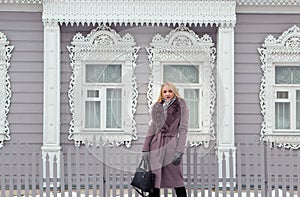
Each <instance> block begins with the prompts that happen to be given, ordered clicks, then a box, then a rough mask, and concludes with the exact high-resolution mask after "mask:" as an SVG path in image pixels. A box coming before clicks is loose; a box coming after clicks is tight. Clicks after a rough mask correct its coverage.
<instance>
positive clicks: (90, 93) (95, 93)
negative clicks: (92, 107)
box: [87, 90, 99, 98]
mask: <svg viewBox="0 0 300 197" xmlns="http://www.w3.org/2000/svg"><path fill="white" fill-rule="evenodd" d="M87 97H88V98H98V97H99V90H88V91H87Z"/></svg>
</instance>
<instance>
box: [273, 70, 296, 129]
mask: <svg viewBox="0 0 300 197" xmlns="http://www.w3.org/2000/svg"><path fill="white" fill-rule="evenodd" d="M275 83H276V84H300V68H299V67H295V66H294V67H293V66H277V67H276V68H275ZM291 94H296V96H295V97H296V101H295V102H296V103H295V106H296V109H295V112H296V129H300V90H295V88H292V89H291ZM289 97H291V96H289V95H288V93H287V92H281V93H277V98H279V99H289ZM293 103H294V101H292V100H291V102H290V101H289V102H276V103H275V128H276V129H291V117H290V116H291V105H293Z"/></svg>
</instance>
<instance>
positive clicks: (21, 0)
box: [0, 0, 42, 4]
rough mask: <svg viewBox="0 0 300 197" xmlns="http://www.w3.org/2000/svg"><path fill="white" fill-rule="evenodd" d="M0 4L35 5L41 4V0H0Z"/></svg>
mask: <svg viewBox="0 0 300 197" xmlns="http://www.w3.org/2000/svg"><path fill="white" fill-rule="evenodd" d="M0 3H7V4H12V3H20V4H30V3H35V4H42V0H0Z"/></svg>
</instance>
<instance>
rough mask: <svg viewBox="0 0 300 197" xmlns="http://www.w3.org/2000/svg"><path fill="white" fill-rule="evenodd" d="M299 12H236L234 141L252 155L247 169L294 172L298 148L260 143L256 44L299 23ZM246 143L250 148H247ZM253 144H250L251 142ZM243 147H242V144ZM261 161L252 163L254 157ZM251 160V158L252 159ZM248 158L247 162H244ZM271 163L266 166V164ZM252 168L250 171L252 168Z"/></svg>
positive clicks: (265, 171) (258, 71)
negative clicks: (257, 163)
mask: <svg viewBox="0 0 300 197" xmlns="http://www.w3.org/2000/svg"><path fill="white" fill-rule="evenodd" d="M299 19H300V15H299V14H298V15H297V14H280V15H279V14H277V15H275V14H238V15H237V24H236V27H235V141H236V143H240V146H239V149H240V150H239V151H241V154H243V155H245V156H247V157H249V158H252V159H250V160H246V161H244V164H243V165H244V166H245V168H242V171H244V172H245V170H247V166H251V168H250V167H249V170H250V172H253V173H257V172H259V173H265V174H268V175H271V174H278V173H280V172H287V169H288V173H290V174H295V173H296V171H297V170H296V169H295V168H293V157H296V156H297V155H295V154H296V153H297V151H290V150H285V149H279V148H276V147H275V148H273V149H270V148H269V147H268V146H267V145H265V144H262V145H259V146H256V145H257V144H259V143H260V139H259V138H260V129H261V123H262V115H261V109H260V104H259V102H260V101H259V91H260V83H261V77H262V71H261V68H260V66H261V62H260V60H259V53H258V52H257V48H260V47H262V43H263V42H264V40H265V38H266V37H267V36H268V35H269V34H272V35H273V36H275V37H278V36H280V35H281V34H282V33H283V32H284V31H286V30H287V29H288V28H290V27H292V26H293V25H298V26H299ZM246 144H248V145H250V147H253V148H249V147H248V148H246V147H245V145H246ZM251 144H252V145H251ZM243 147H244V148H243ZM256 157H258V158H259V159H261V160H262V161H263V162H262V165H259V166H256V165H253V162H254V160H255V158H256ZM251 161H252V162H251ZM246 162H248V163H246ZM268 164H269V165H271V166H272V167H269V168H268V169H266V166H267V165H268ZM251 170H253V171H251Z"/></svg>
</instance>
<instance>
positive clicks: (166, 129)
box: [143, 82, 188, 197]
mask: <svg viewBox="0 0 300 197" xmlns="http://www.w3.org/2000/svg"><path fill="white" fill-rule="evenodd" d="M151 115H152V120H151V123H150V126H149V129H148V133H147V137H146V138H145V141H144V145H143V157H144V158H145V159H149V160H150V166H151V170H152V171H153V173H155V175H156V178H155V189H154V191H153V192H151V193H150V194H149V197H159V196H160V188H175V191H176V196H177V197H186V189H185V187H184V181H183V174H182V162H181V160H182V155H183V152H184V147H185V144H186V135H187V128H188V108H187V106H186V103H185V100H184V99H182V98H181V97H180V95H179V93H178V91H177V89H176V87H175V85H174V84H173V83H170V82H165V83H164V84H162V86H161V89H160V94H159V98H158V100H157V102H156V103H155V104H154V105H153V107H152V112H151Z"/></svg>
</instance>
